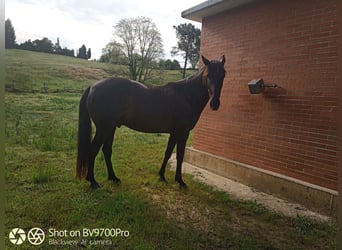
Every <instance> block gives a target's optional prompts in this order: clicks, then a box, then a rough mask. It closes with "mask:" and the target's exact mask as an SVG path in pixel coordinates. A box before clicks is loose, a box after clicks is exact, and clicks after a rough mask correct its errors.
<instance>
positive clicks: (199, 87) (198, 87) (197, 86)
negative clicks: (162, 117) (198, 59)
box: [183, 69, 209, 115]
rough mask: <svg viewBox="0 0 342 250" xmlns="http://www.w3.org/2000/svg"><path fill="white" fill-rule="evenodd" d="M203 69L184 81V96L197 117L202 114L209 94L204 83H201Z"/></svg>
mask: <svg viewBox="0 0 342 250" xmlns="http://www.w3.org/2000/svg"><path fill="white" fill-rule="evenodd" d="M203 72H204V69H201V70H199V71H198V72H197V73H195V74H194V75H192V76H190V77H189V78H186V79H184V82H183V84H184V88H185V89H186V91H184V94H185V96H186V99H187V100H188V102H189V103H190V104H191V105H192V106H193V109H194V111H195V112H196V113H198V115H200V113H201V112H202V110H203V109H204V107H205V105H206V104H207V103H208V101H209V93H208V89H207V86H206V83H204V82H203V80H206V79H203Z"/></svg>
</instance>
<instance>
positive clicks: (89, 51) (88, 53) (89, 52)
mask: <svg viewBox="0 0 342 250" xmlns="http://www.w3.org/2000/svg"><path fill="white" fill-rule="evenodd" d="M90 58H91V49H90V48H88V51H87V59H90Z"/></svg>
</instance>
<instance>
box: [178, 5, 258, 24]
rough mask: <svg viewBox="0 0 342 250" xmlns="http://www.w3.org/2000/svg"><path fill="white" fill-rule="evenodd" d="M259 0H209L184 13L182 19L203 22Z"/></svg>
mask: <svg viewBox="0 0 342 250" xmlns="http://www.w3.org/2000/svg"><path fill="white" fill-rule="evenodd" d="M255 1H257V0H208V1H205V2H203V3H201V4H198V5H196V6H194V7H191V8H189V9H187V10H184V11H182V17H183V18H186V19H189V20H193V21H197V22H202V19H203V18H204V17H208V16H213V15H216V14H218V13H220V12H223V11H226V10H230V9H233V8H236V7H239V6H242V5H245V4H249V3H252V2H255Z"/></svg>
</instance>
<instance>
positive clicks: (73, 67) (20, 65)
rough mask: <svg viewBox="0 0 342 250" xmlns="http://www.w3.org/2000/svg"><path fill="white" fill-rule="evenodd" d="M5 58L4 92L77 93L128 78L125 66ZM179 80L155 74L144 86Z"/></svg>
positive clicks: (31, 56) (172, 74)
mask: <svg viewBox="0 0 342 250" xmlns="http://www.w3.org/2000/svg"><path fill="white" fill-rule="evenodd" d="M5 56H6V60H5V71H6V78H5V83H6V87H7V88H8V89H11V88H15V89H18V90H23V91H24V90H27V91H35V92H36V91H41V90H43V89H44V88H45V89H46V90H48V91H78V90H80V91H81V90H82V89H84V88H85V87H86V86H88V85H90V84H91V83H93V82H95V81H97V80H100V79H102V78H105V77H109V76H121V77H127V76H128V74H127V73H128V70H127V68H126V66H122V65H113V64H107V63H100V62H93V61H87V60H84V59H79V58H73V57H67V56H61V55H54V54H47V53H39V52H32V51H26V50H15V49H11V50H8V49H7V50H6V51H5ZM191 73H193V71H192V72H191V71H190V72H189V74H191ZM179 79H181V72H180V71H170V70H167V71H164V70H156V71H154V72H153V73H152V79H151V80H150V81H148V83H150V84H163V83H166V82H168V81H175V80H179Z"/></svg>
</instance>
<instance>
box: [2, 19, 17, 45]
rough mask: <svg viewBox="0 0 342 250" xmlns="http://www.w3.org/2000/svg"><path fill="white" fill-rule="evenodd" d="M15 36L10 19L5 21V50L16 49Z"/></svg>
mask: <svg viewBox="0 0 342 250" xmlns="http://www.w3.org/2000/svg"><path fill="white" fill-rule="evenodd" d="M15 39H16V36H15V31H14V27H13V25H12V22H11V20H10V19H7V20H6V21H5V48H6V49H13V48H15V47H16V42H15Z"/></svg>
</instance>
